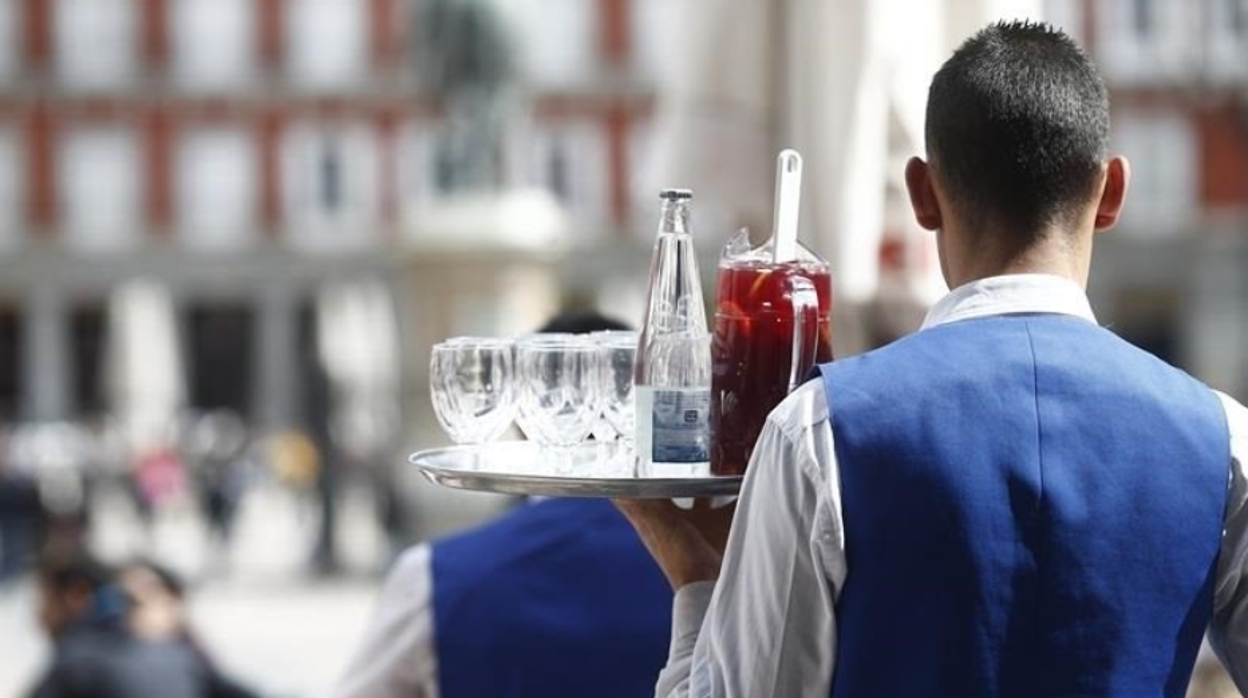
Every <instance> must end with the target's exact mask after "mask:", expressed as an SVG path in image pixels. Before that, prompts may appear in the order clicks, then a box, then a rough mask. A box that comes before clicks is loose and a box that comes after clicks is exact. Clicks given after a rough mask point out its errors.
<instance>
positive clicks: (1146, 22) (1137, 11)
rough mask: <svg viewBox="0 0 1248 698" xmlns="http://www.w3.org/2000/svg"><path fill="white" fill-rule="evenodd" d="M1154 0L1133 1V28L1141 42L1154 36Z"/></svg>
mask: <svg viewBox="0 0 1248 698" xmlns="http://www.w3.org/2000/svg"><path fill="white" fill-rule="evenodd" d="M1153 21H1154V19H1153V0H1131V27H1132V29H1134V30H1135V34H1136V37H1137V38H1139V40H1140V41H1148V40H1149V38H1151V37H1152V34H1153Z"/></svg>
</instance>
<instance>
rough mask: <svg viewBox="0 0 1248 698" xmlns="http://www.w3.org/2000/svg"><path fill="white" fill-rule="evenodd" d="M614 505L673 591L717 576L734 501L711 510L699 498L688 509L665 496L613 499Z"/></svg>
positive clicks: (734, 506)
mask: <svg viewBox="0 0 1248 698" xmlns="http://www.w3.org/2000/svg"><path fill="white" fill-rule="evenodd" d="M615 505H616V506H617V507H618V508H619V510H620V511H621V512H623V513H624V516H626V517H627V518H628V520H629V521H630V522H631V523H632V524H633V528H635V529H637V535H638V536H640V537H641V542H642V543H644V544H645V546H646V549H647V550H649V551H650V554H651V555H652V556H654V560H655V562H657V563H659V567H660V568H661V569H662V570H663V574H665V575H666V576H667V581H668V582H669V583H670V584H671V585H672V590H673V591H675V590H678V589H680V588H681V587H683V586H685V585H686V584H691V583H693V582H704V581H712V580H715V579H717V578H718V577H719V566H720V563H721V562H722V561H723V558H724V545H725V544H726V543H727V541H728V529H729V528H730V527H731V526H732V514H733V512H734V511H735V510H736V505H735V504H731V505H728V506H725V507H720V508H718V509H712V508H711V507H710V504H709V502H708V501H706V500H699V501H698V502H696V503H695V505H694V507H693V509H691V510H688V511H686V510H684V509H680V508H678V507H677V506H676V505H675V504H673V503H672V502H671V501H670V500H667V499H617V500H615Z"/></svg>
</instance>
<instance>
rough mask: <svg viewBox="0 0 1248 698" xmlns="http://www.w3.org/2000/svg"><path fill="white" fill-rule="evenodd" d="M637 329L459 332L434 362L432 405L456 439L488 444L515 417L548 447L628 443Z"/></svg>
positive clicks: (442, 345)
mask: <svg viewBox="0 0 1248 698" xmlns="http://www.w3.org/2000/svg"><path fill="white" fill-rule="evenodd" d="M636 356H637V333H636V332H595V333H592V334H588V335H573V334H534V335H528V336H526V337H522V338H520V339H516V340H512V339H499V338H489V337H456V338H452V339H448V340H446V341H445V342H442V343H440V344H437V345H435V346H434V348H433V353H432V356H431V358H430V362H429V379H430V390H431V392H432V396H433V408H434V412H435V413H437V416H438V422H439V423H440V424H441V425H442V428H443V430H445V431H446V433H447V435H448V436H450V438H451V440H452V441H454V442H455V443H457V444H484V443H488V442H490V441H493V440H495V439H497V438H499V437H500V436H502V435H503V434H504V433H505V432H506V431H507V428H508V427H510V426H511V424H512V423H513V422H515V423H516V424H517V425H518V426H519V427H520V429H521V430H522V431H523V432H524V435H525V436H526V437H528V438H529V439H530V440H532V441H534V442H536V443H537V444H538V445H540V446H543V447H552V448H558V447H570V446H575V445H577V444H579V443H582V442H583V441H585V440H587V439H589V438H590V436H591V435H592V436H593V437H594V438H595V439H596V440H598V441H614V440H617V439H618V440H620V441H623V442H631V441H632V438H633V421H634V404H633V366H634V362H635V360H636Z"/></svg>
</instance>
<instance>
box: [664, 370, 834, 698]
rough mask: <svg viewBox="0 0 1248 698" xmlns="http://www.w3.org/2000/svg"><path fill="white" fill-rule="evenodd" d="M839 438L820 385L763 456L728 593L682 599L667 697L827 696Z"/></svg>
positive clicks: (785, 407)
mask: <svg viewBox="0 0 1248 698" xmlns="http://www.w3.org/2000/svg"><path fill="white" fill-rule="evenodd" d="M839 500H840V497H839V480H838V478H837V476H836V463H835V452H834V451H833V450H832V432H831V429H829V428H828V425H827V406H826V402H825V398H824V395H823V385H822V382H821V381H815V382H813V383H811V384H808V385H807V386H803V387H802V388H800V389H799V390H798V391H796V392H794V394H793V395H791V396H790V397H789V398H788V399H787V400H786V401H785V402H784V403H782V404H781V405H780V407H778V408H777V409H776V410H775V411H774V412H773V413H772V416H771V417H770V418H769V419H768V421H767V425H766V427H765V428H764V429H763V433H762V435H761V436H760V437H759V440H758V443H757V445H756V446H755V449H754V457H753V458H752V459H751V461H750V466H749V470H748V471H747V474H746V478H745V483H744V485H743V486H742V490H741V497H740V500H739V501H738V503H737V512H736V515H735V517H734V519H733V524H732V531H731V533H730V534H729V537H728V545H727V549H726V551H725V554H724V564H723V569H722V571H721V573H720V577H719V581H718V582H716V583H715V584H714V586H713V591H712V587H711V584H710V583H704V584H691V585H689V586H687V587H685V588H682V589H681V590H680V591H679V592H677V594H676V600H675V603H674V608H673V628H672V647H671V650H670V654H669V658H668V665H667V667H666V668H665V669H664V670H663V672H662V673H661V674H660V676H659V682H658V685H657V687H656V694H657V695H658V696H662V697H668V696H671V697H680V698H683V697H685V696H696V697H698V698H711V697H714V698H720V697H725V698H727V697H733V698H736V697H741V698H746V697H753V696H791V695H826V694H827V693H828V690H829V681H830V677H831V675H832V669H833V662H834V660H835V657H836V620H835V617H834V604H835V599H836V594H837V590H838V589H839V588H840V586H841V584H842V583H843V581H844V575H845V571H844V570H845V563H844V536H843V533H842V527H841V517H840V512H839V508H840V507H839Z"/></svg>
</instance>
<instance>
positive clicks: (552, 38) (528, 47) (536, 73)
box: [495, 0, 599, 85]
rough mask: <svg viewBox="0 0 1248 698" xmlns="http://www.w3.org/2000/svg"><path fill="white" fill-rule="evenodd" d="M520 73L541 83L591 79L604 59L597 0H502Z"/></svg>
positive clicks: (553, 83)
mask: <svg viewBox="0 0 1248 698" xmlns="http://www.w3.org/2000/svg"><path fill="white" fill-rule="evenodd" d="M495 6H501V7H502V8H504V10H505V12H506V14H505V15H503V17H502V19H503V21H504V22H505V26H506V28H507V30H508V34H509V35H510V42H511V44H512V46H514V47H515V48H514V50H515V54H514V55H515V59H516V63H517V67H518V69H519V72H520V74H521V75H522V76H523V78H524V79H525V80H526V81H529V82H533V83H537V84H540V85H569V84H579V83H585V82H588V81H589V80H591V79H592V77H593V74H594V69H595V68H596V66H598V64H599V60H598V36H599V30H598V26H597V21H598V15H597V9H598V3H597V2H586V0H512V1H511V2H507V3H498V4H496V5H495Z"/></svg>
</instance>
